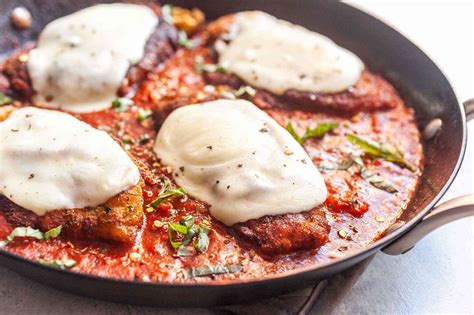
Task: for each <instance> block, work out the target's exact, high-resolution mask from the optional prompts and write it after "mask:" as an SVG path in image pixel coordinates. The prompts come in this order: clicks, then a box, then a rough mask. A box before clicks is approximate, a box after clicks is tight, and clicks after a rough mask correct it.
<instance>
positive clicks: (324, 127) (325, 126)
mask: <svg viewBox="0 0 474 315" xmlns="http://www.w3.org/2000/svg"><path fill="white" fill-rule="evenodd" d="M338 126H339V124H338V123H334V122H322V123H319V124H318V125H317V126H316V127H315V128H313V129H310V128H306V132H305V133H304V135H303V136H302V137H300V136H299V135H298V134H297V133H296V131H295V129H294V128H293V125H292V124H291V122H289V123H288V125H287V126H286V130H287V131H288V132H289V133H290V134H291V135H292V136H293V138H295V140H296V141H297V142H298V143H299V144H303V143H304V142H305V141H306V140H308V139H309V138H320V137H322V136H324V135H325V134H326V133H328V132H329V131H331V130H333V129H335V128H337V127H338Z"/></svg>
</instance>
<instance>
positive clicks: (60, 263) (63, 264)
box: [38, 258, 76, 269]
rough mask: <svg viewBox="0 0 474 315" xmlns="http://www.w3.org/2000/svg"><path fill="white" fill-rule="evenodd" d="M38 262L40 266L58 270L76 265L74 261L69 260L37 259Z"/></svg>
mask: <svg viewBox="0 0 474 315" xmlns="http://www.w3.org/2000/svg"><path fill="white" fill-rule="evenodd" d="M38 262H39V263H40V264H42V265H46V266H51V267H56V268H59V269H69V268H71V267H72V266H74V265H75V264H76V261H75V260H74V259H69V258H63V259H55V260H44V259H38Z"/></svg>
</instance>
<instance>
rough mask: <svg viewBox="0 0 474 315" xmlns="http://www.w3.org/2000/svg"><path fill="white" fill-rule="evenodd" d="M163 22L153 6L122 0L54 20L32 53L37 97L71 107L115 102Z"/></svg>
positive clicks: (91, 108) (85, 108)
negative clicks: (122, 1) (149, 41)
mask: <svg viewBox="0 0 474 315" xmlns="http://www.w3.org/2000/svg"><path fill="white" fill-rule="evenodd" d="M157 24H158V17H157V16H156V14H155V13H154V12H153V11H152V10H151V9H150V8H148V7H146V6H142V5H133V4H120V3H115V4H101V5H96V6H92V7H89V8H86V9H84V10H81V11H78V12H76V13H74V14H71V15H68V16H65V17H62V18H59V19H57V20H54V21H53V22H51V23H49V24H48V25H47V26H46V27H45V28H44V30H43V31H42V32H41V34H40V37H39V40H38V45H37V47H36V48H35V49H33V50H32V51H31V52H30V54H29V58H28V72H29V75H30V77H31V81H32V85H33V88H34V89H35V91H36V92H37V93H38V95H37V96H36V98H35V101H36V102H38V103H42V104H44V105H46V106H48V107H54V108H61V109H64V110H67V111H71V112H91V111H98V110H102V109H105V108H108V107H110V104H111V101H112V100H113V99H114V98H115V97H116V92H117V89H118V87H119V86H120V83H121V82H122V80H123V78H124V77H125V75H126V73H127V70H128V68H129V67H130V65H133V64H136V63H137V62H139V61H140V59H141V58H142V57H143V54H144V47H145V44H146V41H147V39H148V37H149V36H150V35H151V33H152V32H153V30H154V29H155V27H156V25H157Z"/></svg>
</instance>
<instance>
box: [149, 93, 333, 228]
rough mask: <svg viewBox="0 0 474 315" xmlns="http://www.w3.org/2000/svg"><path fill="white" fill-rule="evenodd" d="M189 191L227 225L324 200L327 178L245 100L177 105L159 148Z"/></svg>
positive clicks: (285, 134) (156, 148)
mask: <svg viewBox="0 0 474 315" xmlns="http://www.w3.org/2000/svg"><path fill="white" fill-rule="evenodd" d="M154 151H155V153H156V155H157V156H158V157H159V158H160V159H161V161H162V163H164V164H165V165H168V166H171V167H172V168H173V169H174V174H175V177H174V178H175V180H176V182H177V184H178V185H180V186H182V187H183V188H184V189H185V190H186V191H187V192H188V193H189V194H191V195H192V196H195V197H197V198H199V199H201V200H204V201H206V202H207V203H209V204H210V205H211V207H210V212H211V214H212V215H213V216H214V217H215V218H217V219H218V220H220V221H222V222H223V223H225V224H226V225H233V224H235V223H238V222H244V221H247V220H250V219H256V218H260V217H263V216H266V215H279V214H285V213H296V212H301V211H305V210H309V209H312V208H314V207H316V206H318V205H319V204H321V203H322V202H324V200H325V199H326V195H327V191H326V186H325V184H324V181H323V178H322V176H321V174H320V173H319V171H318V170H317V168H316V167H315V166H314V164H313V163H312V161H311V159H310V157H309V156H308V154H306V152H305V151H304V150H303V148H302V147H301V146H300V145H299V144H298V143H297V142H296V141H295V140H294V139H293V137H292V136H291V135H290V134H289V133H288V131H286V130H285V129H284V128H282V127H281V126H280V125H278V124H277V123H276V122H275V121H274V120H273V119H272V118H270V116H268V115H267V114H266V113H265V112H263V111H261V110H259V109H258V108H257V107H256V106H255V105H253V104H252V103H250V102H248V101H244V100H218V101H213V102H208V103H202V104H197V105H188V106H184V107H180V108H178V109H176V110H175V111H173V112H172V113H171V115H169V116H168V118H167V119H166V120H165V121H164V123H163V125H162V127H161V129H160V131H159V133H158V136H157V139H156V143H155V146H154Z"/></svg>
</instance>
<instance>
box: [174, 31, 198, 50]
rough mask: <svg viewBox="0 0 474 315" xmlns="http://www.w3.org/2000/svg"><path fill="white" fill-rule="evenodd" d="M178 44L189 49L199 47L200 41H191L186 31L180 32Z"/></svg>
mask: <svg viewBox="0 0 474 315" xmlns="http://www.w3.org/2000/svg"><path fill="white" fill-rule="evenodd" d="M178 43H179V45H181V46H183V47H185V48H189V49H191V48H196V47H197V46H199V41H198V40H196V39H189V38H188V35H187V34H186V32H185V31H180V32H179V33H178Z"/></svg>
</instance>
